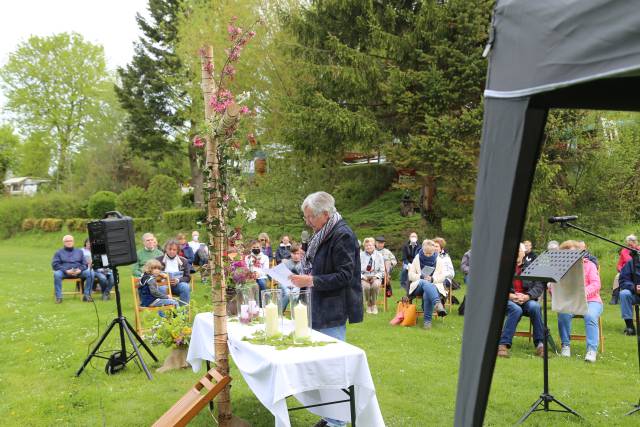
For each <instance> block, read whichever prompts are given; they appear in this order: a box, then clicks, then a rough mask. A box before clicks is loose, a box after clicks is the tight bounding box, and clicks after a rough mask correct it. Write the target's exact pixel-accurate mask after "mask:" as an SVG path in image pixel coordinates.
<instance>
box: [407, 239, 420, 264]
mask: <svg viewBox="0 0 640 427" xmlns="http://www.w3.org/2000/svg"><path fill="white" fill-rule="evenodd" d="M421 247H422V245H420V244H419V243H418V242H416V244H415V245H412V244H411V242H407V243H405V244H404V246H402V263H403V264H411V263H412V262H413V259H414V258H415V257H416V255H418V252H420V248H421Z"/></svg>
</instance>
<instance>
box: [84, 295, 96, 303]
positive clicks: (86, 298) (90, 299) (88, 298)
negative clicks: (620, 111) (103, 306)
mask: <svg viewBox="0 0 640 427" xmlns="http://www.w3.org/2000/svg"><path fill="white" fill-rule="evenodd" d="M82 301H83V302H93V298H91V297H90V296H89V295H83V296H82Z"/></svg>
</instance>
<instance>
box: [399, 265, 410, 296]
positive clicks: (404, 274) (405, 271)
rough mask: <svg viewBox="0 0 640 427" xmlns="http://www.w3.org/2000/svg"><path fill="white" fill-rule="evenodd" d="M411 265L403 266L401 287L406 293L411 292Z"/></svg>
mask: <svg viewBox="0 0 640 427" xmlns="http://www.w3.org/2000/svg"><path fill="white" fill-rule="evenodd" d="M408 266H409V264H403V265H402V271H401V272H400V286H401V287H403V288H404V290H405V291H406V292H409V270H408V268H405V267H408Z"/></svg>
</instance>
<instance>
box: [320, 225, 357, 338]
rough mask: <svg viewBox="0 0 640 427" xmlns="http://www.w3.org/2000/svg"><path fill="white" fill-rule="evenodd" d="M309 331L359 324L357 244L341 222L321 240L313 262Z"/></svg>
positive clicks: (349, 230) (351, 232) (350, 232)
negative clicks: (311, 329) (310, 327)
mask: <svg viewBox="0 0 640 427" xmlns="http://www.w3.org/2000/svg"><path fill="white" fill-rule="evenodd" d="M312 275H313V287H312V288H311V298H312V327H313V329H325V328H333V327H336V326H342V325H344V324H346V323H347V319H348V320H349V323H358V322H362V317H363V305H362V285H361V284H360V248H359V247H358V240H357V239H356V236H355V235H354V234H353V231H351V229H350V228H349V226H348V225H347V223H346V222H344V220H340V221H338V223H337V224H336V225H335V226H334V227H333V230H331V232H330V233H329V234H328V235H327V236H325V239H324V241H323V242H321V243H320V245H319V246H318V250H317V252H316V255H315V257H314V258H313V272H312Z"/></svg>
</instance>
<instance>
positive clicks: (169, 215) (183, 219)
mask: <svg viewBox="0 0 640 427" xmlns="http://www.w3.org/2000/svg"><path fill="white" fill-rule="evenodd" d="M206 217H207V215H206V213H205V211H204V210H203V209H181V210H177V211H167V212H164V213H163V214H162V219H163V221H164V223H165V224H166V225H167V227H169V228H170V229H171V230H191V229H193V228H194V227H197V225H198V224H197V222H203V221H204V220H205V219H206Z"/></svg>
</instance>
